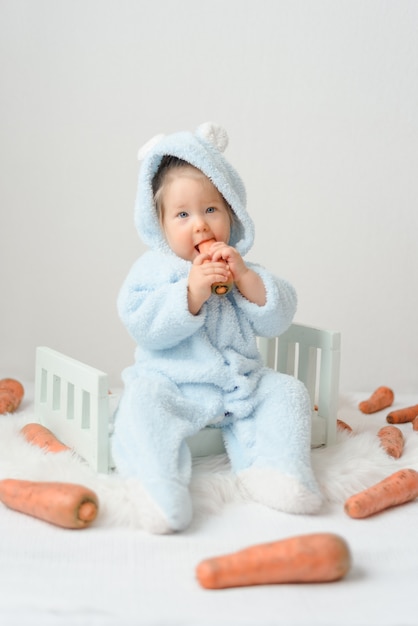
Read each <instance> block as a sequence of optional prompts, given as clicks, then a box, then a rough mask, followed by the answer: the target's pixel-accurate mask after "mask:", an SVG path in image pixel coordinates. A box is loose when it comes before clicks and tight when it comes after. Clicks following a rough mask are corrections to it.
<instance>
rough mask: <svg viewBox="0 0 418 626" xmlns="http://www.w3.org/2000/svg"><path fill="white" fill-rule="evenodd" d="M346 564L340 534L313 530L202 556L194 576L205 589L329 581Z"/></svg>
mask: <svg viewBox="0 0 418 626" xmlns="http://www.w3.org/2000/svg"><path fill="white" fill-rule="evenodd" d="M350 565H351V555H350V550H349V548H348V545H347V543H346V542H345V540H344V539H343V538H342V537H339V536H338V535H334V534H332V533H313V534H309V535H297V536H294V537H288V538H286V539H282V540H280V541H274V542H271V543H263V544H257V545H254V546H250V547H248V548H244V549H243V550H239V551H238V552H234V553H230V554H224V555H223V556H218V557H213V558H210V559H205V560H204V561H201V563H199V565H198V566H197V568H196V577H197V580H198V581H199V583H200V585H201V586H202V587H205V588H206V589H224V588H226V587H244V586H250V585H271V584H278V583H313V582H331V581H334V580H339V579H340V578H343V576H345V575H346V574H347V572H348V570H349V569H350Z"/></svg>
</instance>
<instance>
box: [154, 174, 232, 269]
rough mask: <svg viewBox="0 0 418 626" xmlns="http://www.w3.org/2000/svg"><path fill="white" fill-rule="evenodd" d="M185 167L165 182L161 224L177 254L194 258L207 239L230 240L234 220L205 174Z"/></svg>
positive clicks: (188, 258)
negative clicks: (199, 173)
mask: <svg viewBox="0 0 418 626" xmlns="http://www.w3.org/2000/svg"><path fill="white" fill-rule="evenodd" d="M193 169H194V168H190V170H189V169H188V168H184V169H182V170H181V171H180V172H178V173H177V174H176V175H175V176H173V177H172V179H171V180H169V181H167V183H166V184H165V185H164V191H163V197H162V205H163V217H162V226H163V229H164V233H165V237H166V239H167V243H168V245H169V246H170V248H171V249H172V250H173V252H174V253H175V254H177V256H179V257H181V258H182V259H185V260H186V261H193V260H194V259H195V257H196V256H197V255H198V254H199V251H198V249H197V246H199V244H200V243H202V241H206V240H207V239H215V240H216V241H223V242H225V243H228V242H229V236H230V230H231V220H230V216H229V212H228V209H227V207H226V204H225V201H224V199H223V197H222V195H221V194H220V193H219V191H218V190H217V189H216V187H215V186H214V185H213V184H212V183H211V181H210V180H209V179H208V178H207V177H206V176H203V175H202V176H196V173H195V171H191V170H193Z"/></svg>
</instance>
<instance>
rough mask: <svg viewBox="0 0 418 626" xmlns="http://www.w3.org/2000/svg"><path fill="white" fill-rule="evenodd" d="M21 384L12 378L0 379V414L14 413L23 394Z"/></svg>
mask: <svg viewBox="0 0 418 626" xmlns="http://www.w3.org/2000/svg"><path fill="white" fill-rule="evenodd" d="M24 393H25V390H24V388H23V385H22V384H21V383H20V382H19V381H18V380H15V379H14V378H3V379H2V380H0V414H2V413H14V411H16V410H17V409H18V408H19V405H20V403H21V401H22V398H23V396H24Z"/></svg>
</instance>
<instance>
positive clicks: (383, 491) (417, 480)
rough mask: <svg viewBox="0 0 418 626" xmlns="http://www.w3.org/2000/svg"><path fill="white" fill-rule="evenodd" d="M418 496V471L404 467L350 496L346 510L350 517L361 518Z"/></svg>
mask: <svg viewBox="0 0 418 626" xmlns="http://www.w3.org/2000/svg"><path fill="white" fill-rule="evenodd" d="M416 497H418V472H416V471H415V470H413V469H402V470H399V471H397V472H395V473H394V474H391V475H390V476H387V477H386V478H384V479H383V480H381V481H380V482H379V483H376V484H375V485H373V486H372V487H369V488H368V489H364V491H360V493H357V494H355V495H353V496H350V498H348V499H347V500H346V502H345V505H344V510H345V512H346V513H347V515H349V516H350V517H354V518H356V519H359V518H363V517H369V516H370V515H374V514H375V513H380V512H381V511H384V510H385V509H388V508H390V507H392V506H398V505H399V504H404V503H405V502H410V501H411V500H415V498H416Z"/></svg>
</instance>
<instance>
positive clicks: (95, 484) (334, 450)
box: [0, 412, 418, 528]
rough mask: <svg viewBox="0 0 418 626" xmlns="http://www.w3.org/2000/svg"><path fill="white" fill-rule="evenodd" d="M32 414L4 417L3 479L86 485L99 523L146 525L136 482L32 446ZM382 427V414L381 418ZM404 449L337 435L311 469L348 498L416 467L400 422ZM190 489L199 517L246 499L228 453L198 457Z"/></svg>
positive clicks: (363, 435)
mask: <svg viewBox="0 0 418 626" xmlns="http://www.w3.org/2000/svg"><path fill="white" fill-rule="evenodd" d="M30 421H34V420H33V416H32V415H30V414H29V413H28V412H23V413H17V414H15V415H6V416H5V415H2V416H0V478H22V479H26V480H53V481H64V482H75V483H80V484H84V485H85V486H88V487H90V488H91V489H93V490H94V491H95V492H96V493H97V495H98V497H99V501H100V513H99V516H98V518H97V520H96V522H95V525H96V526H130V527H135V528H146V527H147V497H146V494H145V493H143V492H142V490H141V487H140V485H139V484H138V482H137V481H136V480H124V479H122V478H121V477H119V476H117V475H103V474H100V475H98V474H97V473H95V472H94V471H93V470H91V469H90V467H89V466H88V465H87V464H86V463H85V462H83V461H82V460H81V459H80V458H79V457H78V456H77V455H75V454H73V453H71V452H61V453H59V454H52V453H46V452H44V451H42V450H40V449H39V448H37V447H35V446H32V445H30V444H28V443H27V442H26V441H25V440H24V439H23V437H22V435H21V434H20V433H19V430H20V428H21V427H22V426H23V425H24V424H25V423H27V422H30ZM381 422H382V423H381V424H380V425H381V426H383V425H385V424H384V417H381ZM402 432H403V433H404V437H405V448H404V453H403V455H402V457H401V458H400V459H398V460H395V459H393V458H391V457H389V456H388V455H387V454H386V453H385V452H384V451H383V450H382V448H381V447H380V445H379V440H378V437H377V435H376V433H375V432H367V431H366V432H362V431H361V430H360V431H359V429H354V431H353V433H351V434H347V433H346V432H345V431H341V432H339V433H338V438H337V443H336V444H335V445H334V446H331V447H329V448H320V449H316V450H313V451H312V459H313V467H314V471H315V474H316V476H317V479H318V481H319V483H320V486H321V489H322V491H323V493H324V496H325V498H326V499H327V500H328V501H330V502H344V500H345V499H346V498H347V497H348V496H350V495H352V494H353V493H356V492H358V491H361V490H362V489H364V488H366V487H369V486H370V485H372V484H374V483H376V482H378V481H379V480H382V479H383V478H385V477H386V476H388V475H389V474H391V473H393V472H395V471H397V470H398V469H401V468H405V467H411V468H414V469H416V470H418V433H417V432H414V431H413V430H412V427H411V424H405V425H402ZM191 492H192V498H193V502H194V511H195V517H198V516H199V517H200V516H207V515H211V514H216V513H218V512H220V511H221V510H222V507H223V506H224V504H225V503H227V502H233V501H238V500H241V501H242V500H243V499H244V496H243V494H242V493H241V492H240V490H239V487H238V484H237V481H236V480H235V478H234V476H233V475H232V473H231V472H230V471H229V466H228V461H227V458H226V456H225V455H220V456H216V457H207V458H201V459H195V461H194V468H193V478H192V483H191Z"/></svg>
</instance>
